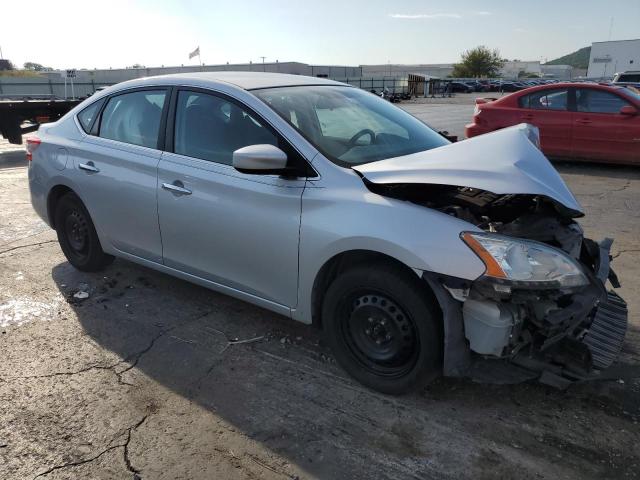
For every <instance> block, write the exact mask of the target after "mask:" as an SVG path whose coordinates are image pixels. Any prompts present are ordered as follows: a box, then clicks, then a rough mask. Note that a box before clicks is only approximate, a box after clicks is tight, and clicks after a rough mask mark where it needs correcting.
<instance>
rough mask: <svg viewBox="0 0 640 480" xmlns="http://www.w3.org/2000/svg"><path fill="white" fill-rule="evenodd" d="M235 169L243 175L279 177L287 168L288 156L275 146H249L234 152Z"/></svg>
mask: <svg viewBox="0 0 640 480" xmlns="http://www.w3.org/2000/svg"><path fill="white" fill-rule="evenodd" d="M233 167H234V168H235V169H236V170H238V171H239V172H242V173H250V174H256V175H279V174H281V173H283V172H284V171H285V170H286V168H287V154H286V153H284V152H283V151H282V150H280V149H279V148H278V147H274V146H273V145H268V144H264V145H249V146H248V147H242V148H239V149H238V150H236V151H235V152H233Z"/></svg>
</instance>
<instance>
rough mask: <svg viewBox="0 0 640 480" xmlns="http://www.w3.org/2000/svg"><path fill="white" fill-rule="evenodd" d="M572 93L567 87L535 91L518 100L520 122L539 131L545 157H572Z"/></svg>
mask: <svg viewBox="0 0 640 480" xmlns="http://www.w3.org/2000/svg"><path fill="white" fill-rule="evenodd" d="M570 94H571V91H570V90H569V89H567V88H554V89H549V90H537V91H535V92H533V93H530V94H529V95H526V96H524V97H522V98H521V99H520V106H521V110H520V121H521V122H524V123H530V124H532V125H535V126H536V127H538V129H539V130H540V145H541V147H542V151H543V152H544V153H545V154H547V155H554V156H568V155H570V154H571V119H572V118H571V112H570V111H569V108H568V105H569V100H570V97H569V96H570Z"/></svg>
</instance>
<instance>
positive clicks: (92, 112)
mask: <svg viewBox="0 0 640 480" xmlns="http://www.w3.org/2000/svg"><path fill="white" fill-rule="evenodd" d="M100 105H102V100H98V101H97V102H93V103H92V104H91V105H89V106H88V107H87V108H85V109H84V110H82V111H81V112H80V113H79V114H78V122H80V126H81V127H82V129H83V130H84V131H85V132H86V133H89V132H90V131H91V125H92V124H93V120H94V119H95V118H96V115H97V114H98V111H99V110H100Z"/></svg>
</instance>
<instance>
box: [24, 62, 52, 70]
mask: <svg viewBox="0 0 640 480" xmlns="http://www.w3.org/2000/svg"><path fill="white" fill-rule="evenodd" d="M24 69H25V70H31V71H33V72H48V71H50V70H51V68H50V67H45V66H44V65H41V64H39V63H35V62H25V63H24Z"/></svg>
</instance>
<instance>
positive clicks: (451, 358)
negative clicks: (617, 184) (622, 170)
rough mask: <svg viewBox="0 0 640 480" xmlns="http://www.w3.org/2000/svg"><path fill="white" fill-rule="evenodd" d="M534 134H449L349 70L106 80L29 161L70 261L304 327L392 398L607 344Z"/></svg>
mask: <svg viewBox="0 0 640 480" xmlns="http://www.w3.org/2000/svg"><path fill="white" fill-rule="evenodd" d="M538 147H539V138H538V134H537V131H536V129H535V127H531V126H529V125H519V126H516V127H511V128H508V129H504V130H501V131H498V132H495V133H492V134H488V135H484V136H480V137H477V138H473V139H470V140H466V141H463V142H459V143H450V142H449V141H448V140H447V138H445V137H444V136H443V135H441V134H440V133H438V132H436V131H434V130H433V129H431V128H430V127H429V126H427V125H425V124H424V123H422V122H420V121H419V120H417V119H415V118H414V117H412V116H411V115H409V114H407V113H405V112H404V111H402V110H401V109H399V108H397V107H395V106H393V105H391V103H389V102H387V101H385V100H383V99H381V98H379V97H377V96H375V95H373V94H370V93H368V92H364V91H362V90H359V89H357V88H354V87H351V86H349V85H345V84H342V83H338V82H333V81H329V80H325V79H318V78H310V77H302V76H296V75H280V74H267V73H249V72H244V73H242V72H238V73H235V72H224V73H200V74H182V75H169V76H161V77H151V78H145V79H137V80H133V81H129V82H125V83H121V84H118V85H116V86H114V87H111V88H108V89H105V90H103V91H101V92H99V93H97V94H95V95H93V96H91V97H90V98H89V99H87V100H86V101H85V102H83V103H82V104H80V105H78V106H77V107H76V108H75V109H73V110H72V111H70V112H69V113H68V114H67V115H65V116H64V117H63V118H62V119H60V120H59V121H57V122H55V123H51V124H46V125H42V126H41V127H40V129H39V131H38V132H37V134H36V136H34V137H33V138H30V139H29V141H28V145H27V156H28V159H29V160H30V168H29V183H30V189H31V199H32V203H33V206H34V208H35V210H36V211H37V212H38V214H39V215H40V216H41V217H42V218H43V219H44V220H45V221H46V222H47V223H48V224H49V225H50V226H51V227H52V228H54V229H56V231H57V234H58V239H59V242H60V246H61V248H62V250H63V252H64V254H65V255H66V257H67V259H68V260H69V262H70V263H71V264H72V265H73V266H75V267H76V268H78V269H80V270H83V271H97V270H100V269H102V268H104V267H106V266H107V265H108V264H109V263H110V262H112V261H113V259H114V257H120V258H123V259H126V260H129V261H133V262H136V263H139V264H142V265H145V266H148V267H151V268H154V269H157V270H159V271H162V272H165V273H168V274H170V275H174V276H176V277H179V278H182V279H186V280H188V281H191V282H194V283H197V284H200V285H204V286H206V287H208V288H211V289H214V290H217V291H220V292H223V293H226V294H228V295H232V296H234V297H237V298H240V299H243V300H246V301H248V302H251V303H254V304H257V305H260V306H262V307H264V308H267V309H269V310H273V311H274V312H278V313H280V314H282V315H286V316H288V317H291V318H292V319H294V320H297V321H300V322H304V323H308V324H311V323H313V324H315V325H317V326H318V327H319V328H322V329H323V331H324V333H325V335H326V338H327V340H328V342H329V344H330V345H331V347H332V349H333V352H334V354H335V356H336V358H337V360H338V361H339V363H340V364H341V365H342V366H343V367H344V368H345V369H346V370H347V371H348V372H349V373H350V374H351V375H353V376H354V377H355V378H356V379H357V380H359V381H360V382H362V383H363V384H365V385H367V386H369V387H370V388H373V389H377V390H379V391H382V392H385V393H391V394H398V393H402V392H406V391H408V390H410V389H415V388H418V387H420V386H422V385H425V384H426V383H427V382H429V381H430V380H432V379H434V378H436V377H437V376H438V375H441V374H444V375H449V376H469V377H477V378H481V379H483V380H487V379H498V380H499V381H522V380H527V379H534V378H537V379H539V380H541V381H543V382H545V383H548V384H552V385H555V386H558V387H566V386H567V385H568V384H570V383H571V382H572V381H575V380H584V379H588V378H593V377H597V376H598V374H599V372H600V371H601V370H603V369H605V368H607V367H608V366H609V365H611V363H612V362H614V360H615V359H616V357H617V355H618V353H619V351H620V348H621V345H622V341H623V339H624V335H625V331H626V322H627V311H626V305H625V303H624V301H623V300H622V299H621V298H620V297H618V296H617V295H616V294H615V293H614V292H613V291H612V290H608V289H607V288H605V284H606V283H607V282H610V284H611V285H612V286H614V287H615V286H617V279H616V277H615V274H614V273H613V270H612V269H611V266H610V265H609V253H608V252H609V248H610V245H611V241H610V240H608V239H605V240H604V241H602V242H600V243H596V242H595V241H593V240H590V239H587V238H584V237H583V234H582V230H581V228H580V226H579V225H578V224H577V223H576V221H575V219H576V218H577V217H580V216H582V215H583V212H582V208H581V206H580V205H579V203H578V202H577V201H576V199H575V198H574V196H573V195H572V194H571V192H570V191H569V190H568V188H567V187H566V185H565V184H564V182H563V181H562V179H561V178H560V176H559V175H558V174H557V172H556V171H555V169H554V168H553V167H552V166H551V165H550V164H549V162H548V161H547V159H546V158H545V157H544V155H543V154H542V153H541V152H540V150H539V148H538ZM487 367H488V368H487ZM487 371H490V372H493V374H491V375H488V374H487V373H486V372H487Z"/></svg>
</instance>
